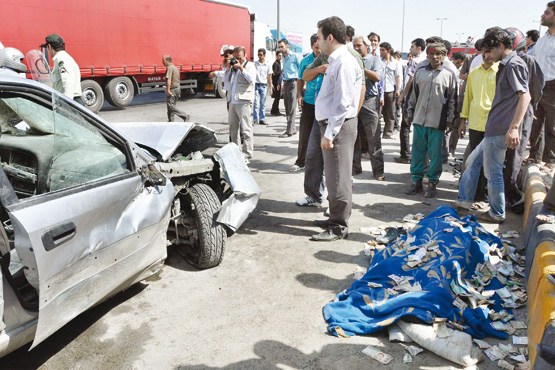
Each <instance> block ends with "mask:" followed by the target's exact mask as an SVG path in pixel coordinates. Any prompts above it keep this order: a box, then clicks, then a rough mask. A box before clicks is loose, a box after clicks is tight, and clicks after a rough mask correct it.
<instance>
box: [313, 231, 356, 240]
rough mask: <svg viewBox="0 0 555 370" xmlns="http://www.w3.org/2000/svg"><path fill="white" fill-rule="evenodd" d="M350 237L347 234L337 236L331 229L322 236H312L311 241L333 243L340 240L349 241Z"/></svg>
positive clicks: (321, 234)
mask: <svg viewBox="0 0 555 370" xmlns="http://www.w3.org/2000/svg"><path fill="white" fill-rule="evenodd" d="M348 236H349V234H345V235H341V234H335V233H334V232H333V231H332V230H331V229H329V230H326V231H324V232H322V233H320V234H316V235H312V237H311V238H310V240H314V241H317V242H333V241H335V240H339V239H347V237H348Z"/></svg>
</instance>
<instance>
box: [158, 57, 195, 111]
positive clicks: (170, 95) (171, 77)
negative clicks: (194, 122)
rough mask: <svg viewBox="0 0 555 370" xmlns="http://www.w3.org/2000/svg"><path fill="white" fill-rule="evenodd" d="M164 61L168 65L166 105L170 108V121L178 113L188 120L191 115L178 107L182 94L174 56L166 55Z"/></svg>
mask: <svg viewBox="0 0 555 370" xmlns="http://www.w3.org/2000/svg"><path fill="white" fill-rule="evenodd" d="M162 63H163V64H164V65H165V66H166V97H167V99H166V107H167V108H168V122H173V116H174V115H176V114H177V115H178V116H179V117H180V118H181V119H182V120H183V121H185V122H187V121H188V120H189V118H190V116H189V115H188V114H187V113H185V112H183V111H182V110H180V109H178V108H177V107H176V105H177V101H178V100H179V97H180V95H181V84H180V79H179V69H177V67H176V66H174V65H173V62H172V57H171V56H170V55H164V57H163V58H162Z"/></svg>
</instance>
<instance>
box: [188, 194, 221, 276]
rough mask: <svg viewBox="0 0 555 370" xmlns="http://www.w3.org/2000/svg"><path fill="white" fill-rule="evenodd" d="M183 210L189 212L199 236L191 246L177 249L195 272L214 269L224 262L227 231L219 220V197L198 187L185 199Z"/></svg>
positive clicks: (194, 235)
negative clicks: (197, 269)
mask: <svg viewBox="0 0 555 370" xmlns="http://www.w3.org/2000/svg"><path fill="white" fill-rule="evenodd" d="M183 201H184V203H185V204H183V208H184V210H185V211H186V212H187V211H190V215H191V216H192V218H193V220H194V222H193V226H194V227H195V229H196V230H194V231H196V232H193V233H192V235H191V237H190V239H192V240H191V243H187V244H181V245H178V248H179V252H180V253H181V254H182V255H183V256H184V257H185V260H186V261H187V262H189V263H190V264H191V265H193V266H194V267H196V268H199V269H206V268H210V267H215V266H218V265H219V264H220V262H222V258H223V255H224V248H225V241H226V231H225V227H224V226H223V225H222V224H219V223H218V222H217V221H216V219H217V218H218V213H219V212H220V209H221V207H222V205H221V203H220V200H219V199H218V196H217V195H216V193H215V192H214V191H213V190H212V188H210V187H209V186H208V185H206V184H195V185H193V186H191V187H190V188H189V189H188V192H187V194H185V196H183Z"/></svg>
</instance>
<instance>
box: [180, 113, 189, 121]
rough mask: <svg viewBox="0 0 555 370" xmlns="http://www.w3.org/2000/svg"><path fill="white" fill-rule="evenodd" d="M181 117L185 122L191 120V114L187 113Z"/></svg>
mask: <svg viewBox="0 0 555 370" xmlns="http://www.w3.org/2000/svg"><path fill="white" fill-rule="evenodd" d="M181 119H182V120H183V122H189V120H190V119H191V116H190V115H186V116H185V117H181Z"/></svg>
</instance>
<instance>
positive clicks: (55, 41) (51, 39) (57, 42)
mask: <svg viewBox="0 0 555 370" xmlns="http://www.w3.org/2000/svg"><path fill="white" fill-rule="evenodd" d="M45 41H46V42H45V43H44V44H42V45H41V46H40V47H41V48H44V47H46V45H52V47H54V48H56V47H59V46H63V45H64V44H65V42H64V39H63V38H62V36H60V35H56V34H55V33H53V34H50V35H48V36H46V37H45Z"/></svg>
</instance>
